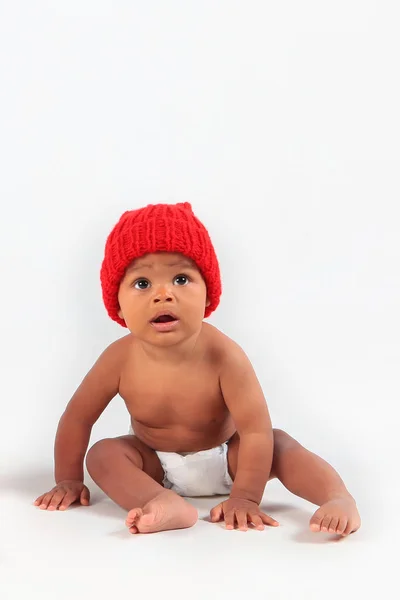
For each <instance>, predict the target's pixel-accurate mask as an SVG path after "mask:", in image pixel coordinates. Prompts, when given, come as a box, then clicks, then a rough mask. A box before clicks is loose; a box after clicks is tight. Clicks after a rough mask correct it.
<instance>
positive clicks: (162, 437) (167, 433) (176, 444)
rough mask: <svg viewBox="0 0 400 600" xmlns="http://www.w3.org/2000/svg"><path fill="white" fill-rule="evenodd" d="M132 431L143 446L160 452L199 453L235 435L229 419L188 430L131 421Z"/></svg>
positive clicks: (186, 428) (176, 426) (180, 426)
mask: <svg viewBox="0 0 400 600" xmlns="http://www.w3.org/2000/svg"><path fill="white" fill-rule="evenodd" d="M132 429H133V431H134V433H135V435H136V437H138V438H139V439H140V440H141V441H142V442H143V443H144V444H146V445H147V446H149V447H150V448H153V450H159V451H160V452H200V451H201V450H208V449H209V448H215V447H216V446H219V445H220V444H223V443H224V442H226V441H227V440H229V438H231V437H232V435H233V434H234V433H235V431H236V429H235V426H234V424H233V421H232V419H231V418H228V419H226V420H225V421H224V422H222V423H218V424H211V425H208V426H205V427H204V429H202V428H199V429H196V430H193V429H190V428H188V427H185V426H182V425H174V426H171V427H168V428H161V427H157V428H155V427H150V426H149V425H145V424H144V423H141V422H140V421H135V420H134V419H132Z"/></svg>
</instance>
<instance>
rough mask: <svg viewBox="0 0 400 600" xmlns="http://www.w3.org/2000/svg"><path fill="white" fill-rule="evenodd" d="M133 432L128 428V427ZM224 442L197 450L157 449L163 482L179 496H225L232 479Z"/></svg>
mask: <svg viewBox="0 0 400 600" xmlns="http://www.w3.org/2000/svg"><path fill="white" fill-rule="evenodd" d="M129 433H130V434H133V430H132V428H131V429H130V430H129ZM227 451H228V444H227V443H226V442H225V443H223V444H221V445H220V446H217V447H216V448H211V449H210V450H201V451H200V452H182V453H180V454H178V453H177V452H159V451H157V450H156V454H157V456H158V458H159V459H160V462H161V465H162V468H163V469H164V480H163V485H164V487H165V488H167V489H169V490H173V491H174V492H176V493H177V494H179V495H180V496H191V497H193V496H215V495H223V496H228V495H229V494H230V492H231V487H232V484H233V481H232V479H231V476H230V475H229V472H228V458H227Z"/></svg>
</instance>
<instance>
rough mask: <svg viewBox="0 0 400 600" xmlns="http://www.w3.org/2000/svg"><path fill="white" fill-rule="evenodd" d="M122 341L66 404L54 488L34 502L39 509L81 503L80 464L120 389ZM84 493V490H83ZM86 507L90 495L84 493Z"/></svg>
mask: <svg viewBox="0 0 400 600" xmlns="http://www.w3.org/2000/svg"><path fill="white" fill-rule="evenodd" d="M125 345H126V344H125V338H122V339H121V340H117V341H116V342H114V343H113V344H111V345H110V346H109V347H108V348H107V349H106V350H105V351H104V352H103V353H102V354H101V356H100V357H99V358H98V360H97V361H96V363H95V364H94V365H93V367H92V368H91V369H90V371H89V372H88V374H87V375H86V376H85V378H84V379H83V381H82V383H81V384H80V386H79V387H78V389H77V390H76V392H75V393H74V395H73V396H72V398H71V400H70V401H69V403H68V405H67V407H66V409H65V411H64V413H63V415H62V417H61V419H60V422H59V425H58V429H57V434H56V440H55V448H54V458H55V481H56V486H55V487H54V488H53V489H52V490H51V491H50V492H48V493H47V494H44V495H42V496H39V498H37V500H36V501H35V504H36V505H40V507H41V508H52V509H55V508H58V507H60V508H63V509H65V508H67V507H68V506H69V505H70V504H72V503H73V502H74V501H76V500H79V499H81V500H82V497H81V493H82V490H83V488H84V485H83V478H84V477H83V461H84V458H85V454H86V450H87V447H88V444H89V439H90V434H91V431H92V427H93V425H94V423H95V422H96V421H97V419H98V418H99V417H100V415H101V413H102V412H103V411H104V409H105V408H106V406H107V405H108V404H109V402H110V401H111V400H112V399H113V398H114V396H116V394H117V393H118V388H119V377H120V371H121V362H122V359H123V352H124V348H125ZM86 490H87V488H86ZM86 500H87V502H84V503H86V504H88V500H89V493H88V491H87V493H86Z"/></svg>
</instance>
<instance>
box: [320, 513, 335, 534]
mask: <svg viewBox="0 0 400 600" xmlns="http://www.w3.org/2000/svg"><path fill="white" fill-rule="evenodd" d="M331 520H332V515H326V516H325V517H324V518H323V519H322V523H321V531H328V528H329V525H330V522H331Z"/></svg>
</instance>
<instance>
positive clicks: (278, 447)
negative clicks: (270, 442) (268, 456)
mask: <svg viewBox="0 0 400 600" xmlns="http://www.w3.org/2000/svg"><path fill="white" fill-rule="evenodd" d="M273 433H274V454H277V453H279V452H282V451H286V450H288V449H290V448H294V447H295V446H296V445H298V442H297V441H296V440H295V439H293V438H292V437H291V436H290V435H289V434H288V433H286V431H283V430H282V429H273Z"/></svg>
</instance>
